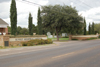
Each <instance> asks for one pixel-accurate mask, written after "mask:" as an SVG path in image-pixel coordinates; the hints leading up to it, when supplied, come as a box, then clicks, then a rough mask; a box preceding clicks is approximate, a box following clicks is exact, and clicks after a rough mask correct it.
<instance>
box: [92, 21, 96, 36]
mask: <svg viewBox="0 0 100 67" xmlns="http://www.w3.org/2000/svg"><path fill="white" fill-rule="evenodd" d="M92 34H95V32H94V22H93V23H92Z"/></svg>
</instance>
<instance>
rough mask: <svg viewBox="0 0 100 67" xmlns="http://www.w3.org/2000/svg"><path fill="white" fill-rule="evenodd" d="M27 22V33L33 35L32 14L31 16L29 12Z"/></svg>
mask: <svg viewBox="0 0 100 67" xmlns="http://www.w3.org/2000/svg"><path fill="white" fill-rule="evenodd" d="M28 23H29V25H28V28H29V35H33V31H32V28H33V27H32V25H33V24H32V16H31V13H29V18H28Z"/></svg>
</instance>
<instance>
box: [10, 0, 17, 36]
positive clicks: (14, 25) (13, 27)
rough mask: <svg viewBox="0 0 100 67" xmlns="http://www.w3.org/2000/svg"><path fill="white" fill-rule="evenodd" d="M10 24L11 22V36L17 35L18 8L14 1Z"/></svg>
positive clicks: (11, 8) (13, 0) (11, 7)
mask: <svg viewBox="0 0 100 67" xmlns="http://www.w3.org/2000/svg"><path fill="white" fill-rule="evenodd" d="M10 22H11V35H16V33H17V8H16V2H15V0H12V2H11V6H10Z"/></svg>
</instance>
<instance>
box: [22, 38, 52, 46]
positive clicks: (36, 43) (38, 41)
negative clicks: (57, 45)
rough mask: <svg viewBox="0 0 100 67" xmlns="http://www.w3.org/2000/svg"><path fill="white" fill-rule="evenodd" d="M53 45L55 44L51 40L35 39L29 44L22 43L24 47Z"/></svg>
mask: <svg viewBox="0 0 100 67" xmlns="http://www.w3.org/2000/svg"><path fill="white" fill-rule="evenodd" d="M51 43H53V41H52V40H51V39H47V40H43V39H41V40H40V39H35V40H30V41H28V42H22V46H34V45H42V44H51Z"/></svg>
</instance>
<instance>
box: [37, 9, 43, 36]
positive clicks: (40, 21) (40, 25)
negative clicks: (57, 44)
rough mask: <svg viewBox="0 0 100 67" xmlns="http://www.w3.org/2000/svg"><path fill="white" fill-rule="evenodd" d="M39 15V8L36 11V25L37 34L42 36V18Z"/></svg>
mask: <svg viewBox="0 0 100 67" xmlns="http://www.w3.org/2000/svg"><path fill="white" fill-rule="evenodd" d="M40 14H41V13H40V8H39V9H38V19H37V20H38V22H37V24H38V34H39V35H42V33H43V32H42V18H41V15H40Z"/></svg>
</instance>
